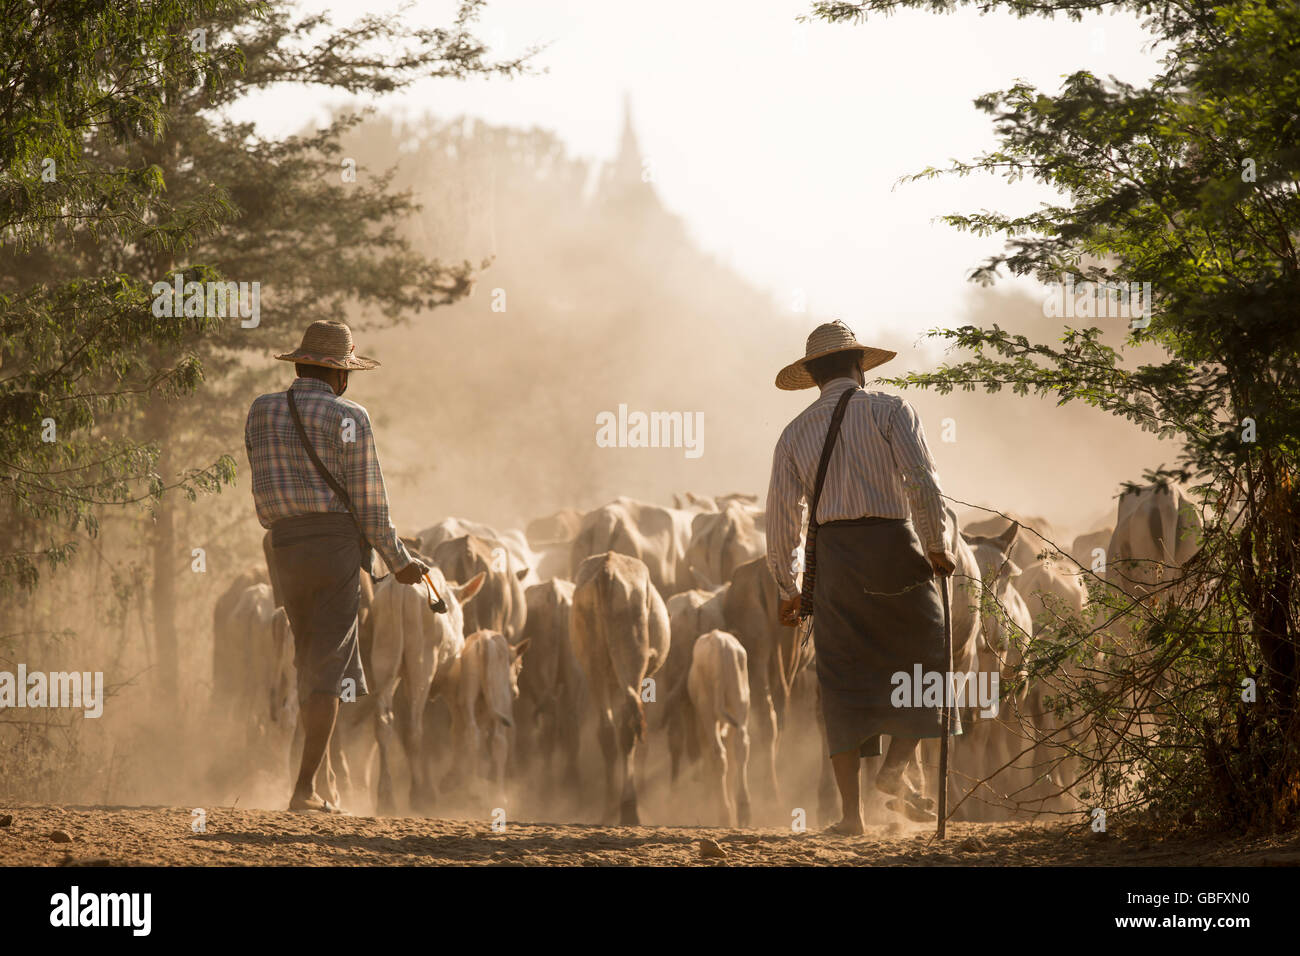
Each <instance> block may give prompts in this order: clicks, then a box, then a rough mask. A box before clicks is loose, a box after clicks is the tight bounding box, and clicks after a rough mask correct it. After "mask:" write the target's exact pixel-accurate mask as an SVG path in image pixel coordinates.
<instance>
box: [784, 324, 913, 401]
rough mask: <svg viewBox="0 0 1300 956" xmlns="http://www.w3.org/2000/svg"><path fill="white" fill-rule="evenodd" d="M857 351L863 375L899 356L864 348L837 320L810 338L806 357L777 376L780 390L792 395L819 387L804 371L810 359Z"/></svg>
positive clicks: (868, 347) (887, 351)
mask: <svg viewBox="0 0 1300 956" xmlns="http://www.w3.org/2000/svg"><path fill="white" fill-rule="evenodd" d="M850 350H857V351H860V352H861V353H862V371H864V372H865V371H866V370H867V369H871V368H875V367H876V366H877V365H884V364H885V363H886V362H888V361H889V360H890V359H891V358H894V357H895V356H896V355H898V353H897V352H891V351H889V350H888V349H877V348H872V347H871V346H869V345H863V344H862V343H861V342H859V341H858V340H857V338H856V337H855V336H854V334H853V330H852V329H850V328H849V327H848V326H847V325H845V324H844V323H843V322H841V321H840V320H839V319H836V320H835V321H834V322H827V323H825V324H824V325H819V326H817V328H815V329H813V330H812V334H811V335H809V336H808V342H807V344H806V345H805V347H804V356H803V358H801V359H799V360H798V361H797V362H791V363H790V364H789V365H787V366H786V367H785V368H783V369H781V371H779V372H777V373H776V387H777V388H783V389H785V390H786V391H788V392H793V391H797V390H799V389H801V388H812V387H813V386H814V385H816V384H817V383H816V382H815V381H814V380H813V377H812V376H811V375H809V374H808V369H807V368H805V367H804V365H805V363H806V362H808V361H809V360H810V359H815V358H821V357H822V356H823V355H830V354H832V353H834V352H848V351H850Z"/></svg>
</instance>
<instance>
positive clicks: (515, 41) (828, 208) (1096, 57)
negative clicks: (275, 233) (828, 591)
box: [239, 0, 1156, 337]
mask: <svg viewBox="0 0 1300 956" xmlns="http://www.w3.org/2000/svg"><path fill="white" fill-rule="evenodd" d="M454 6H455V5H454V3H452V2H449V0H424V2H421V3H420V4H419V7H418V9H417V10H415V11H413V12H408V13H407V17H409V18H410V19H411V21H412V22H413V23H420V24H428V25H434V24H445V23H447V22H449V20H450V14H451V11H452V10H453V9H454ZM809 7H810V4H809V3H808V2H807V0H761V2H755V0H684V2H683V0H660V2H656V3H655V4H653V5H651V4H643V3H633V2H630V0H493V2H491V3H490V4H489V6H488V9H487V11H486V12H485V14H484V16H483V19H482V21H481V23H480V32H481V34H482V35H483V36H484V37H485V38H487V40H488V41H489V43H490V44H491V45H493V46H495V47H498V48H500V49H501V50H502V51H503V52H504V53H506V54H514V53H517V52H519V51H522V50H524V49H526V48H528V47H530V46H540V45H545V46H546V48H545V49H544V50H543V51H542V52H541V53H540V54H539V55H538V56H537V57H536V58H535V60H534V68H535V69H537V70H543V69H544V70H546V72H545V73H541V74H539V75H535V76H528V77H524V78H521V79H515V80H504V79H481V80H472V81H469V82H465V83H457V82H454V81H446V80H441V81H428V82H422V83H420V84H417V85H416V86H415V87H413V88H412V89H411V90H408V91H406V92H404V93H402V94H399V95H394V96H389V97H384V98H382V99H381V100H379V101H377V102H378V104H379V105H381V106H382V107H386V108H390V109H396V110H410V111H414V112H423V111H426V110H427V111H430V112H432V113H434V114H436V115H438V116H442V117H452V116H456V115H460V114H468V115H473V116H479V117H483V118H484V119H486V120H488V121H490V122H494V123H508V124H518V125H522V126H531V125H536V126H540V127H544V128H547V129H552V130H555V131H557V132H558V133H559V135H560V136H561V137H562V138H563V139H564V141H565V142H566V143H568V145H569V147H570V150H571V152H572V153H574V154H575V155H579V156H585V157H591V158H595V159H608V158H610V157H611V156H612V154H613V152H614V150H615V148H616V145H617V142H618V136H619V131H620V126H621V122H622V101H623V95H624V93H627V94H629V95H630V96H631V98H632V102H633V110H634V122H635V126H636V129H637V133H638V135H639V138H640V142H641V147H642V152H643V155H644V156H645V158H646V159H647V160H648V162H649V164H650V171H651V174H652V176H653V179H654V182H655V184H656V187H657V188H658V190H659V193H660V195H661V196H662V198H663V200H664V202H665V204H666V205H667V206H668V207H669V208H671V209H672V210H673V211H675V212H677V213H679V214H680V215H681V216H682V217H683V218H684V219H685V221H686V223H687V225H688V227H689V228H690V230H691V232H692V234H693V235H694V236H695V237H696V239H697V240H698V241H699V243H700V245H701V246H702V247H703V248H705V249H706V250H708V251H709V252H711V253H713V254H715V255H717V256H718V257H719V258H721V259H722V260H724V261H726V262H729V263H730V264H732V265H733V266H734V267H735V268H736V269H737V270H738V271H740V272H741V273H742V274H743V275H745V276H747V277H748V278H750V279H751V280H752V281H753V282H754V283H755V284H757V285H758V286H759V287H761V288H763V289H766V290H769V291H770V293H771V294H772V296H773V299H774V302H775V303H776V304H777V306H778V308H780V309H781V310H782V311H788V312H790V314H791V318H792V322H794V323H797V324H798V325H799V326H800V327H801V328H802V327H805V326H808V325H810V324H811V322H810V316H817V317H824V316H830V315H833V316H837V317H842V318H844V319H845V320H846V321H848V322H849V324H850V325H851V326H852V327H853V328H854V329H855V330H856V331H857V332H858V333H859V335H860V336H864V337H866V336H869V335H870V332H871V330H872V329H873V328H876V327H884V326H892V327H894V328H896V329H905V330H908V331H921V330H924V329H927V328H933V327H935V326H937V325H951V324H952V320H953V319H954V318H959V317H960V314H961V313H962V312H963V310H964V307H965V302H964V295H965V293H966V291H967V289H968V287H969V284H968V283H967V282H966V276H967V274H968V272H969V270H970V268H971V267H972V266H973V265H975V264H977V263H978V262H979V261H980V260H982V259H983V258H984V256H985V255H987V254H989V253H990V252H993V251H996V250H998V249H1000V248H1001V240H1000V239H996V238H986V239H979V238H975V237H972V236H967V235H963V234H960V233H957V232H956V231H955V230H953V229H951V228H949V227H947V226H945V225H943V224H942V223H937V222H933V221H932V220H933V219H934V218H935V217H936V216H939V215H942V214H944V213H948V212H966V211H976V210H979V209H983V208H996V209H1000V210H1006V211H1017V210H1027V209H1031V208H1033V207H1034V205H1035V204H1037V203H1039V202H1042V201H1045V200H1048V199H1050V198H1051V197H1050V195H1049V194H1048V193H1047V192H1046V191H1045V190H1043V189H1042V188H1041V187H1038V186H1036V185H1033V184H1030V183H1025V182H1022V183H1018V184H1012V185H1008V184H1005V183H1003V182H1002V181H1001V180H998V179H995V178H991V177H983V176H981V177H973V178H968V179H946V180H943V181H938V182H926V183H915V184H908V185H901V186H897V187H895V182H896V180H897V179H898V178H899V177H900V176H903V175H907V174H909V173H912V172H916V171H919V170H920V169H923V168H924V167H926V166H928V165H934V166H944V165H946V164H947V162H948V161H949V160H950V159H953V158H960V159H966V158H971V157H974V156H975V155H976V154H977V153H978V152H980V151H981V150H984V149H988V148H991V147H992V146H993V145H994V140H993V137H992V133H991V126H990V121H989V118H988V117H987V116H986V115H984V114H983V113H980V112H978V111H976V110H975V108H974V107H973V106H972V103H971V101H972V99H973V98H974V97H976V96H978V95H980V94H981V93H985V92H990V91H993V90H997V89H1004V88H1006V87H1008V86H1010V85H1011V84H1012V83H1013V82H1015V81H1016V80H1017V79H1025V80H1028V81H1030V82H1032V83H1034V84H1036V85H1038V86H1039V87H1040V88H1044V89H1047V90H1049V91H1053V92H1054V91H1056V89H1057V88H1058V86H1059V83H1060V78H1061V77H1062V76H1063V75H1065V74H1066V73H1068V72H1069V71H1071V70H1073V69H1083V68H1086V69H1091V70H1093V71H1094V72H1098V73H1102V74H1114V75H1116V76H1118V77H1119V78H1120V79H1123V80H1125V81H1128V82H1133V83H1141V82H1143V81H1144V80H1146V79H1147V78H1148V77H1149V76H1150V75H1151V73H1152V71H1153V68H1154V65H1155V59H1156V54H1155V53H1153V52H1152V51H1150V50H1147V49H1144V48H1145V46H1146V45H1147V43H1148V42H1149V37H1148V35H1147V34H1146V33H1145V32H1144V31H1143V30H1142V29H1141V27H1140V26H1139V24H1138V22H1137V21H1136V19H1133V18H1128V17H1119V16H1090V17H1088V18H1086V19H1085V20H1084V21H1083V22H1081V23H1070V22H1068V21H1065V20H1063V19H1062V20H1056V21H1043V20H1038V19H1033V20H1023V21H1021V20H1016V19H1014V18H1012V17H1010V16H1007V15H1002V14H999V15H994V16H986V17H980V16H978V15H976V14H974V13H973V12H971V11H962V12H961V13H959V14H957V15H954V16H948V17H940V16H934V15H924V14H916V13H911V12H907V13H903V14H899V15H897V16H894V17H890V18H888V19H879V20H874V21H872V22H869V23H867V24H864V25H860V26H852V25H848V24H839V25H833V26H832V25H827V24H822V23H816V24H800V23H798V22H796V18H797V17H798V16H800V15H801V14H803V13H806V12H807V10H808V9H809ZM301 8H302V9H303V10H319V9H328V10H329V11H330V13H331V15H332V17H333V19H334V21H335V23H336V24H344V23H347V22H349V21H351V20H352V19H354V18H355V17H357V16H359V15H361V14H363V13H366V12H378V11H381V10H384V11H386V10H396V9H398V5H397V4H394V3H386V2H383V0H375V2H368V3H361V2H356V0H346V2H340V0H335V2H326V3H321V2H314V0H313V2H307V3H303V4H302V7H301ZM338 101H339V98H338V97H332V96H329V95H327V94H325V93H324V92H323V91H320V90H308V89H303V88H297V89H292V90H280V91H277V92H276V93H274V94H271V95H268V96H266V97H261V98H259V100H258V101H256V102H255V103H253V104H251V105H250V106H249V107H248V108H246V109H242V110H241V111H240V114H239V115H240V117H241V118H253V119H256V120H258V121H259V123H263V124H265V126H266V129H267V131H274V132H288V131H290V130H291V129H296V128H297V127H298V126H299V125H300V124H301V123H303V122H305V121H307V120H309V119H312V118H315V117H320V116H323V115H324V112H323V107H324V105H325V104H327V103H331V102H338ZM799 300H802V301H803V302H804V303H806V305H805V308H806V309H807V313H808V314H806V315H799V314H797V312H796V311H795V309H796V306H797V303H798V302H799Z"/></svg>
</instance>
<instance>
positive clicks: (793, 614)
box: [781, 594, 800, 627]
mask: <svg viewBox="0 0 1300 956" xmlns="http://www.w3.org/2000/svg"><path fill="white" fill-rule="evenodd" d="M799 598H800V595H798V594H796V595H795V596H794V597H792V598H786V599H784V600H783V601H782V602H781V623H782V624H784V625H785V626H786V627H794V626H795V625H796V624H798V623H799Z"/></svg>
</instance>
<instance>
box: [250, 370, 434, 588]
mask: <svg viewBox="0 0 1300 956" xmlns="http://www.w3.org/2000/svg"><path fill="white" fill-rule="evenodd" d="M289 387H290V388H291V389H292V390H293V398H294V402H295V404H297V406H298V414H299V415H301V416H302V427H303V429H304V430H306V432H307V437H308V438H309V439H310V440H311V444H312V447H313V448H315V449H316V454H317V456H319V458H320V460H321V464H323V465H324V466H325V467H326V468H327V469H328V470H329V472H330V474H331V475H333V476H334V479H335V480H336V481H337V482H338V483H339V484H340V485H342V486H343V487H344V488H345V489H346V490H347V493H348V495H349V496H350V497H351V498H352V507H353V508H355V509H356V513H357V520H358V521H359V522H360V523H361V528H362V530H363V531H364V532H365V535H366V539H367V540H368V541H369V542H370V544H371V545H372V546H373V547H374V549H375V550H376V551H378V552H379V554H380V555H381V556H382V557H383V559H384V561H385V562H386V563H387V564H388V567H389V569H390V570H392V571H399V570H401V569H402V568H404V567H406V566H407V565H408V564H410V563H411V556H410V554H409V553H408V552H407V550H406V546H405V545H403V544H402V542H401V540H400V539H399V538H398V537H397V531H396V529H395V528H394V527H393V522H392V519H390V518H389V515H388V491H387V489H385V487H384V474H383V472H382V471H380V469H379V456H378V454H376V452H375V437H374V433H373V431H372V430H371V427H370V416H369V415H368V414H366V410H365V409H364V408H362V407H361V406H360V405H358V404H357V403H356V402H352V401H349V400H348V399H346V398H340V397H339V396H337V395H335V394H334V389H332V388H330V386H329V385H327V384H326V383H325V382H322V381H321V380H320V379H315V378H296V379H294V381H293V384H292V385H290V386H289ZM285 395H286V393H285V392H271V393H269V394H267V395H261V396H259V397H258V398H257V400H256V401H254V402H253V407H252V408H250V409H249V410H248V422H247V424H245V426H244V447H245V449H247V451H248V464H249V467H250V469H251V470H252V474H253V502H254V503H255V504H256V505H257V520H258V521H260V522H261V523H262V527H263V528H269V527H271V525H272V523H273V522H276V521H279V520H280V519H281V518H292V517H294V516H296V515H305V514H316V513H319V512H339V513H343V514H347V510H348V509H347V508H346V507H344V505H343V502H342V501H340V500H339V499H338V496H337V495H335V494H334V492H333V491H331V490H330V487H329V485H327V484H326V483H325V479H323V478H322V477H321V476H320V473H319V472H318V471H317V470H316V466H315V465H313V464H312V461H311V459H310V458H309V457H307V450H306V449H305V448H303V445H302V440H301V439H300V438H299V437H298V429H297V428H295V427H294V424H293V418H292V417H291V416H290V414H289V400H288V399H287V398H286V397H285Z"/></svg>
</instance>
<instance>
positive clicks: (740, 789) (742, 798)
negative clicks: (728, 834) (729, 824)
mask: <svg viewBox="0 0 1300 956" xmlns="http://www.w3.org/2000/svg"><path fill="white" fill-rule="evenodd" d="M727 749H728V750H729V751H730V759H729V760H728V761H727V766H728V768H729V769H730V771H731V775H732V777H733V782H732V784H731V785H730V786H729V787H728V790H727V792H728V793H734V794H735V795H736V797H735V799H736V825H737V826H742V827H747V826H749V825H750V823H752V822H753V813H752V811H751V810H750V806H749V730H748V728H746V727H744V726H743V725H742V726H740V727H728V728H727Z"/></svg>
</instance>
